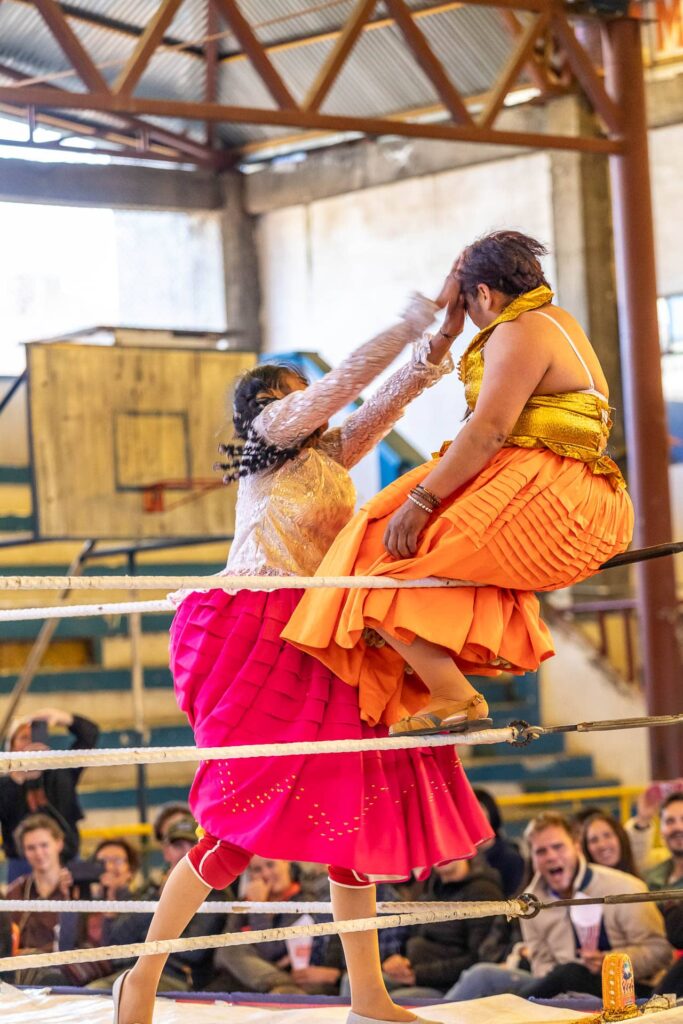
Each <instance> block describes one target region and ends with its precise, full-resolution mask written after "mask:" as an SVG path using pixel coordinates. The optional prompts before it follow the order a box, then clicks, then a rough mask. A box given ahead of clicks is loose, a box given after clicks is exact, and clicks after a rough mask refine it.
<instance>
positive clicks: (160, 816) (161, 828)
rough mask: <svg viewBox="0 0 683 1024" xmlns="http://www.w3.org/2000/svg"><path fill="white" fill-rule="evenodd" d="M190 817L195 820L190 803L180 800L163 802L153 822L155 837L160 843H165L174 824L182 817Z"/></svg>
mask: <svg viewBox="0 0 683 1024" xmlns="http://www.w3.org/2000/svg"><path fill="white" fill-rule="evenodd" d="M188 818H189V819H190V820H191V821H194V818H193V817H192V811H191V810H190V805H189V804H186V803H183V802H182V801H180V800H178V801H173V802H171V803H167V804H162V805H161V807H160V808H159V810H158V811H157V815H156V818H155V819H154V821H153V822H152V831H153V832H154V838H155V839H156V841H157V842H158V843H159V845H160V846H162V845H163V842H164V837H165V835H166V833H167V832H168V830H169V828H171V826H172V825H175V823H176V822H177V821H180V820H181V819H188Z"/></svg>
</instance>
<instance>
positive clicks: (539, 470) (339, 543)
mask: <svg viewBox="0 0 683 1024" xmlns="http://www.w3.org/2000/svg"><path fill="white" fill-rule="evenodd" d="M437 462H438V459H434V460H432V461H430V462H428V463H425V464H424V465H422V466H418V467H417V468H416V469H414V470H412V471H411V472H410V473H407V474H406V475H405V476H402V477H400V479H398V480H396V481H394V483H392V484H390V485H389V487H386V488H385V489H384V490H383V491H381V492H380V493H379V494H378V495H377V496H376V497H374V498H373V499H372V500H371V501H369V502H368V503H367V504H366V505H365V506H364V507H363V508H362V509H361V510H360V511H359V512H358V513H357V514H356V515H355V516H354V518H353V519H352V520H351V522H350V523H349V524H348V525H347V526H346V527H345V528H344V529H343V530H342V532H341V533H340V534H339V536H338V537H337V539H336V541H335V542H334V544H333V545H332V547H331V548H330V550H329V552H328V553H327V555H326V557H325V558H324V560H323V562H322V564H321V566H320V568H319V569H318V573H317V575H319V576H390V577H392V578H394V579H419V578H424V577H427V576H437V577H442V578H444V579H458V580H467V581H471V582H472V583H477V584H485V586H479V587H458V588H453V589H447V588H442V589H429V590H426V589H425V590H421V589H417V590H341V589H336V590H333V589H330V590H309V591H308V592H307V593H306V595H305V596H304V597H303V599H302V600H301V601H300V602H299V605H298V607H297V609H296V611H295V612H294V614H293V616H292V618H291V619H290V621H289V623H288V625H287V627H286V628H285V629H284V630H283V632H282V637H283V638H284V639H285V640H288V641H289V642H290V643H292V644H294V645H295V646H296V647H299V648H300V649H302V650H304V651H307V652H308V653H310V654H312V655H313V656H314V657H316V658H317V659H318V660H319V661H321V662H322V663H323V664H324V665H327V666H328V667H329V668H330V669H331V670H332V671H333V672H334V674H335V675H337V676H339V678H341V679H343V680H344V682H346V683H349V684H350V685H351V686H357V687H358V690H359V693H358V697H359V705H360V709H361V716H362V717H363V718H364V719H365V720H366V721H367V722H368V723H370V724H371V725H375V724H376V723H378V722H382V723H384V724H387V725H391V724H392V723H393V722H395V721H397V720H398V719H399V718H401V717H402V716H403V715H405V714H406V713H408V714H412V713H414V712H415V711H417V710H419V708H420V707H422V706H424V698H425V692H426V691H425V687H424V686H423V684H422V683H421V682H420V680H419V679H418V678H417V676H415V675H409V674H407V673H406V671H405V662H404V660H403V659H402V658H401V657H400V655H399V654H397V653H396V652H395V651H393V650H392V649H391V648H390V647H388V646H379V647H378V646H376V645H373V637H372V634H368V633H365V636H364V631H366V629H367V628H368V627H370V628H372V627H377V626H381V628H382V629H383V630H385V631H386V632H389V633H390V634H391V635H393V636H395V637H397V638H398V639H400V640H403V641H404V642H406V643H411V642H412V641H413V640H414V638H415V637H416V636H419V637H422V638H423V639H424V640H427V641H430V642H431V643H434V644H438V645H439V646H441V647H444V648H446V649H447V650H448V651H449V652H450V653H451V655H452V657H453V659H454V661H455V663H456V664H457V665H458V667H459V668H460V669H461V670H462V671H463V672H465V673H470V674H475V675H488V676H494V675H499V674H500V673H501V672H502V671H507V672H513V673H516V674H522V673H524V672H529V671H533V670H535V669H537V668H538V666H539V665H540V663H541V662H542V661H544V660H545V659H546V658H549V657H550V656H551V655H552V654H554V650H553V646H552V641H551V638H550V633H549V631H548V628H547V626H546V625H545V623H544V622H543V621H542V620H541V617H540V605H539V602H538V598H537V597H536V595H535V593H534V591H539V590H558V589H560V588H562V587H568V586H571V585H572V584H574V583H578V582H579V581H580V580H583V579H586V577H588V576H591V575H593V573H595V572H597V571H598V569H599V568H600V566H601V565H602V564H603V562H606V561H607V560H608V559H609V558H611V557H612V556H613V555H616V554H618V553H619V552H621V551H624V550H625V549H626V548H627V547H628V545H629V543H630V540H631V536H632V532H633V507H632V505H631V501H630V498H629V497H628V494H627V493H626V491H625V490H624V489H623V488H622V489H620V490H616V489H615V488H614V487H613V486H612V484H611V483H610V481H609V479H608V478H606V477H604V476H598V475H594V474H593V473H592V472H591V471H590V469H589V468H588V466H586V465H585V464H584V463H583V462H580V461H578V460H576V459H571V458H566V457H563V456H560V455H555V454H554V453H553V452H550V451H548V450H547V449H544V448H531V449H527V448H516V447H510V448H503V449H502V450H501V451H500V452H499V453H498V454H497V455H496V456H495V457H494V458H493V459H492V460H491V462H490V463H489V464H488V465H487V466H486V467H485V468H484V469H483V470H482V472H481V473H480V474H479V475H478V476H477V477H475V478H474V479H472V480H471V481H470V482H469V483H468V484H466V485H465V486H464V487H462V488H461V489H460V490H459V491H456V492H455V493H454V494H453V495H452V496H451V497H450V498H448V499H447V500H446V501H445V502H444V503H443V505H442V506H441V508H440V509H439V513H438V515H435V516H434V517H433V518H432V519H431V520H430V521H429V523H428V525H427V527H426V529H425V531H424V533H423V534H422V536H421V537H420V542H419V547H418V550H417V552H416V553H415V555H414V556H413V557H412V558H405V559H393V558H391V557H390V556H389V555H388V554H387V552H386V550H385V548H384V544H383V542H382V538H383V536H384V532H385V530H386V526H387V522H388V520H389V519H390V517H391V516H392V515H393V514H394V512H395V511H396V510H397V509H398V508H399V507H400V506H401V505H402V504H403V502H404V501H405V500H406V496H407V494H408V492H409V491H410V490H411V488H413V487H415V485H416V484H418V483H420V482H421V481H422V480H423V479H424V478H425V477H426V476H427V474H428V473H429V472H430V470H432V469H433V468H434V466H435V465H436V464H437ZM366 641H369V642H366Z"/></svg>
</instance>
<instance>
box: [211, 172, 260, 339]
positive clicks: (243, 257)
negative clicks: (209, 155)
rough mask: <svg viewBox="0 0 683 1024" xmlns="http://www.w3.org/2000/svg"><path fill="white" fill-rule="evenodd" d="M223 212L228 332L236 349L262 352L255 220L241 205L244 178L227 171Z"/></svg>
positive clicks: (223, 192) (221, 181)
mask: <svg viewBox="0 0 683 1024" xmlns="http://www.w3.org/2000/svg"><path fill="white" fill-rule="evenodd" d="M220 184H221V195H222V202H223V208H222V213H221V236H222V240H223V273H224V281H225V316H226V321H227V328H228V331H230V332H235V333H234V338H233V344H234V347H235V348H242V349H246V350H249V351H253V352H260V350H261V323H260V315H261V287H260V282H259V265H258V252H257V246H256V217H254V216H252V215H250V214H249V213H247V211H246V208H245V204H244V177H243V175H241V174H240V173H239V172H238V171H228V172H227V173H226V174H223V175H222V176H221V179H220Z"/></svg>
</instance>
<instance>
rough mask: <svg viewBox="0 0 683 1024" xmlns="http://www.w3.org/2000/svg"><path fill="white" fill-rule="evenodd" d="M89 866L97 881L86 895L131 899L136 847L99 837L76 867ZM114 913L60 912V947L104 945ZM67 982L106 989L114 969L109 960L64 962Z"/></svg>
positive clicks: (104, 898)
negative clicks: (66, 963)
mask: <svg viewBox="0 0 683 1024" xmlns="http://www.w3.org/2000/svg"><path fill="white" fill-rule="evenodd" d="M89 866H90V867H92V868H93V869H94V870H93V872H92V877H97V881H95V882H92V883H91V884H90V896H91V897H92V898H93V899H96V900H131V899H133V898H134V895H133V886H134V880H135V876H136V874H137V872H138V869H139V867H140V858H139V856H138V853H137V850H135V849H134V848H133V847H132V846H131V845H130V843H127V842H126V840H125V839H103V840H102V841H101V842H100V843H99V845H98V846H97V847H96V849H95V852H94V853H93V856H92V861H85V862H82V863H81V864H79V865H77V867H79V868H82V867H85V868H88V867H89ZM116 916H117V915H116V914H115V913H100V912H96V913H93V914H70V913H66V914H61V915H60V921H59V924H60V930H59V948H60V949H86V948H87V949H96V948H97V947H98V946H104V945H107V941H106V939H105V933H106V928H107V922H108V921H111V920H115V918H116ZM63 971H64V974H65V976H66V978H67V979H68V984H71V985H79V986H84V985H89V984H91V983H95V982H98V984H97V985H94V984H93V987H97V988H109V987H110V985H111V984H113V982H114V978H115V977H116V974H117V971H116V969H115V968H114V967H113V966H112V961H111V960H102V961H95V962H91V963H83V964H68V965H67V966H66V967H64V968H63Z"/></svg>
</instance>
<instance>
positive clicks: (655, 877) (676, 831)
mask: <svg viewBox="0 0 683 1024" xmlns="http://www.w3.org/2000/svg"><path fill="white" fill-rule="evenodd" d="M659 831H660V834H661V837H662V841H663V843H664V846H665V847H666V850H667V852H668V854H669V856H668V857H667V858H666V860H662V861H661V862H660V863H659V864H658V865H657V866H656V867H654V868H652V869H651V870H650V871H649V872H648V873H647V875H646V878H645V880H646V882H647V884H648V886H649V887H650V889H653V890H654V889H682V888H683V792H675V793H670V794H669V796H667V797H666V799H665V800H664V801H663V802H662V805H661V807H660V810H659Z"/></svg>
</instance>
